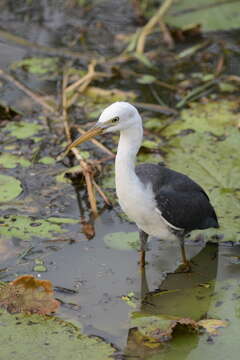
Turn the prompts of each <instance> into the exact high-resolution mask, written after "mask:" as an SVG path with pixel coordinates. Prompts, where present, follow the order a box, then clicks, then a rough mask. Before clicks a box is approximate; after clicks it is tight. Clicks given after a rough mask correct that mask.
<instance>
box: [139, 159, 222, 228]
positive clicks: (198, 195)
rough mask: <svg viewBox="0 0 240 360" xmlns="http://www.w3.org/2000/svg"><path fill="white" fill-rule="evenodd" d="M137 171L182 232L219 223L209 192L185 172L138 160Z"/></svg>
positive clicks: (215, 226)
mask: <svg viewBox="0 0 240 360" xmlns="http://www.w3.org/2000/svg"><path fill="white" fill-rule="evenodd" d="M136 174H137V176H138V177H139V178H140V180H141V182H142V183H144V184H148V183H149V182H150V183H151V185H152V189H153V192H154V195H155V200H156V203H157V207H158V209H159V211H160V212H161V214H162V216H163V218H164V219H166V220H167V221H168V222H169V223H170V224H172V225H174V226H175V227H177V228H181V229H183V230H184V232H185V233H187V232H190V231H192V230H196V229H207V228H210V227H213V228H218V227H219V225H218V220H217V216H216V213H215V210H214V208H213V207H212V205H211V203H210V201H209V198H208V195H207V194H206V193H205V191H204V190H203V189H202V188H201V186H200V185H198V184H197V183H195V182H194V181H193V180H192V179H190V178H189V177H188V176H186V175H184V174H181V173H179V172H177V171H174V170H171V169H168V168H167V167H165V166H164V165H161V164H140V165H138V166H136Z"/></svg>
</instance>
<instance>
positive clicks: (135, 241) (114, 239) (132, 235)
mask: <svg viewBox="0 0 240 360" xmlns="http://www.w3.org/2000/svg"><path fill="white" fill-rule="evenodd" d="M104 242H105V244H106V245H107V246H109V247H110V248H113V249H116V250H132V249H139V247H140V240H139V234H138V232H115V233H110V234H107V235H105V236H104Z"/></svg>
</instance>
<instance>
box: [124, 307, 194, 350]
mask: <svg viewBox="0 0 240 360" xmlns="http://www.w3.org/2000/svg"><path fill="white" fill-rule="evenodd" d="M136 314H137V313H136ZM131 325H132V328H131V332H130V335H129V340H131V342H132V343H135V344H138V345H143V346H144V347H147V348H150V349H154V348H157V347H159V346H160V347H161V344H163V343H165V342H167V341H169V340H171V339H172V336H173V333H174V331H175V330H176V329H179V328H184V329H185V330H187V331H189V332H195V331H197V330H198V329H199V324H198V322H197V321H194V320H193V319H190V318H176V317H173V316H167V315H157V316H155V315H153V316H136V317H135V318H134V319H133V320H132V324H131Z"/></svg>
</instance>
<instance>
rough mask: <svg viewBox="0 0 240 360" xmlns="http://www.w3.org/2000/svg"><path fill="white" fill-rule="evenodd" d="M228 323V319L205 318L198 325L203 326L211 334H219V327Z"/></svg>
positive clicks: (223, 326)
mask: <svg viewBox="0 0 240 360" xmlns="http://www.w3.org/2000/svg"><path fill="white" fill-rule="evenodd" d="M228 324H229V323H228V321H225V320H217V319H205V320H200V321H199V322H198V325H199V326H202V327H203V328H204V329H205V330H206V331H207V332H208V333H209V334H210V335H218V333H219V332H218V329H219V328H225V327H227V326H228Z"/></svg>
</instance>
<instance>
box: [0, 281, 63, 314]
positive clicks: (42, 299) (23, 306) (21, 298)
mask: <svg viewBox="0 0 240 360" xmlns="http://www.w3.org/2000/svg"><path fill="white" fill-rule="evenodd" d="M59 305H60V303H59V302H58V301H57V300H55V299H54V298H53V287H52V283H51V282H50V281H49V280H38V279H35V278H34V276H33V275H23V276H20V277H18V278H17V279H15V280H14V281H12V282H10V283H9V284H7V285H5V286H2V287H1V288H0V307H3V308H4V309H6V310H7V311H9V312H10V313H19V312H24V313H30V314H33V313H37V314H41V315H45V314H50V313H52V312H55V311H56V310H57V309H58V307H59Z"/></svg>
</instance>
